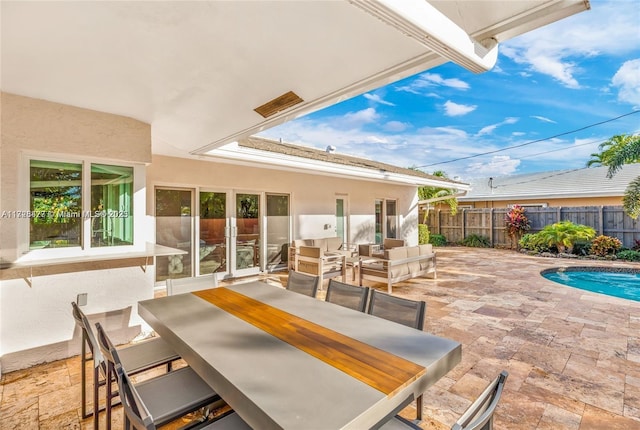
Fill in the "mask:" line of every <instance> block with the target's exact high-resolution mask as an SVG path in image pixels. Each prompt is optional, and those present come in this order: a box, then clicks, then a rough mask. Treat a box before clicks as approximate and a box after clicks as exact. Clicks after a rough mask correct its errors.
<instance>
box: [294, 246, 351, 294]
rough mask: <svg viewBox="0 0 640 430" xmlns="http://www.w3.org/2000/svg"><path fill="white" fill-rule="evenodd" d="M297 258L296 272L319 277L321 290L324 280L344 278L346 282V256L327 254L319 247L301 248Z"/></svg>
mask: <svg viewBox="0 0 640 430" xmlns="http://www.w3.org/2000/svg"><path fill="white" fill-rule="evenodd" d="M295 258H296V260H295V271H296V272H302V273H308V274H311V275H316V276H319V277H320V281H319V288H322V282H323V280H324V279H330V278H333V277H336V276H342V280H343V281H344V280H345V275H346V270H347V257H346V255H344V254H341V253H333V252H326V251H325V250H324V249H323V248H321V247H317V246H301V247H300V248H299V253H298V254H296V256H295Z"/></svg>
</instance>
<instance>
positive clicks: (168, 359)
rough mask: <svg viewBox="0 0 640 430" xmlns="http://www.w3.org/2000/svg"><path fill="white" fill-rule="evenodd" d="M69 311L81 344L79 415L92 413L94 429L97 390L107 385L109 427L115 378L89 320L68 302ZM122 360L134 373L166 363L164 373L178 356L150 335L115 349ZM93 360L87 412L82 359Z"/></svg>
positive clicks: (95, 427) (106, 408) (97, 420)
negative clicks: (79, 330) (91, 401)
mask: <svg viewBox="0 0 640 430" xmlns="http://www.w3.org/2000/svg"><path fill="white" fill-rule="evenodd" d="M71 307H72V314H73V317H74V319H75V320H76V323H77V325H78V326H79V327H80V329H81V331H82V347H81V355H80V364H81V379H82V380H81V382H80V384H81V401H82V418H88V417H90V416H91V415H93V420H94V424H93V428H94V429H95V430H98V427H99V419H98V413H99V412H100V408H99V406H98V405H99V389H100V387H101V386H102V385H107V393H108V395H107V400H106V405H105V410H106V415H107V429H110V428H111V408H112V406H114V405H113V398H114V397H115V396H117V392H116V393H112V392H111V383H112V382H114V381H115V378H113V377H112V376H114V375H109V372H108V369H107V364H106V363H105V361H104V358H103V356H102V354H101V353H100V346H99V345H98V341H97V339H96V336H95V334H94V331H93V329H92V328H91V324H90V323H89V319H88V318H87V316H86V315H85V314H84V312H82V310H81V309H80V307H79V306H78V305H77V304H76V303H75V302H71ZM87 346H88V347H89V351H90V353H91V357H90V358H87V349H86V348H87ZM119 352H120V356H121V358H122V361H123V362H124V363H125V364H126V366H127V367H128V368H129V369H130V370H129V372H130V373H131V374H132V375H134V374H137V373H141V372H144V371H147V370H150V369H153V368H155V367H160V366H165V365H166V366H167V372H169V371H171V368H172V362H173V361H175V360H178V359H180V356H179V355H178V354H176V352H175V351H174V350H173V348H171V347H170V346H169V344H167V343H166V342H165V341H164V340H162V338H159V337H158V338H154V339H153V340H148V341H145V342H141V343H137V344H134V345H131V346H128V347H125V348H121V349H120V350H119ZM87 361H92V362H93V366H92V367H93V410H92V411H91V412H87V406H86V403H87V399H86V396H87V394H86V393H87V389H86V382H87V377H86V362H87Z"/></svg>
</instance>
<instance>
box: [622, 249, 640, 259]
mask: <svg viewBox="0 0 640 430" xmlns="http://www.w3.org/2000/svg"><path fill="white" fill-rule="evenodd" d="M616 257H617V258H618V260H625V261H640V251H633V250H631V249H625V250H624V251H620V252H618V253H617V254H616Z"/></svg>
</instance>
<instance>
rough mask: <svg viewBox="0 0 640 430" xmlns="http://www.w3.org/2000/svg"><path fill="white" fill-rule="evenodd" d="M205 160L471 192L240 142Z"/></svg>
mask: <svg viewBox="0 0 640 430" xmlns="http://www.w3.org/2000/svg"><path fill="white" fill-rule="evenodd" d="M204 157H212V158H215V159H216V160H217V161H222V160H223V159H224V160H227V162H228V163H231V164H239V165H245V166H251V167H260V168H269V169H273V170H286V171H291V172H297V173H307V174H309V173H312V174H317V175H323V176H331V177H341V178H346V179H356V180H364V181H372V182H381V183H387V184H388V183H394V184H400V185H411V186H419V187H420V186H428V187H438V188H446V189H452V190H461V191H462V190H465V191H468V190H469V189H470V186H469V185H467V184H462V183H460V184H452V183H451V182H446V181H439V180H436V179H429V178H422V177H420V176H413V175H405V174H402V173H394V172H389V171H386V170H382V169H380V170H375V169H367V168H363V167H356V166H349V165H345V164H338V163H329V162H326V161H319V160H312V159H308V158H302V157H296V156H291V155H286V154H279V153H274V152H269V151H263V150H258V149H252V148H244V147H240V146H239V145H238V144H237V142H235V143H231V144H228V145H225V146H224V147H222V148H217V149H215V150H213V151H210V152H209V153H208V154H206V155H205V156H204Z"/></svg>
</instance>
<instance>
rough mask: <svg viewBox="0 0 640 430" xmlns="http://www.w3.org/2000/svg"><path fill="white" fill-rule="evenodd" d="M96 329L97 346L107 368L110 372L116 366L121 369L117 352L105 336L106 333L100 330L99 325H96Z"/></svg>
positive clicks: (100, 326)
mask: <svg viewBox="0 0 640 430" xmlns="http://www.w3.org/2000/svg"><path fill="white" fill-rule="evenodd" d="M96 329H97V330H98V336H97V338H98V345H99V346H100V352H101V353H102V356H103V357H104V359H105V361H106V362H107V366H111V369H112V370H115V368H116V367H117V366H120V367H122V362H121V361H120V356H119V355H118V350H117V349H116V347H115V346H114V345H113V342H111V339H109V336H107V333H106V332H105V331H104V329H103V328H102V325H101V324H100V323H96Z"/></svg>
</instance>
